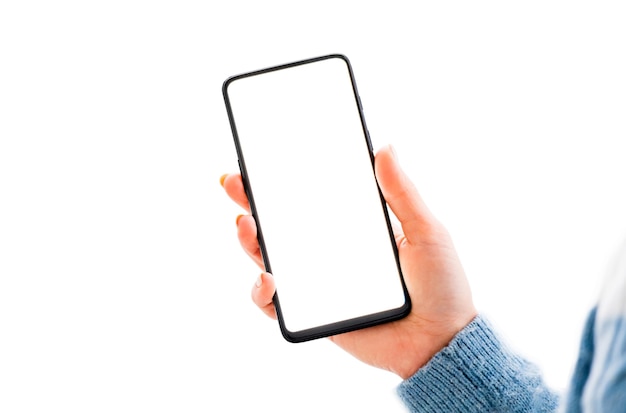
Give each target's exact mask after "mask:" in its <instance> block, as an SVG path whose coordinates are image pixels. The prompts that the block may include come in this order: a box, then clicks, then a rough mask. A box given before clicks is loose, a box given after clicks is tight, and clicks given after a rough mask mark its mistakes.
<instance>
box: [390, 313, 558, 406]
mask: <svg viewBox="0 0 626 413" xmlns="http://www.w3.org/2000/svg"><path fill="white" fill-rule="evenodd" d="M398 394H399V396H400V398H401V399H402V400H403V401H404V403H405V405H406V406H407V407H408V408H409V410H410V411H411V412H463V413H472V412H481V413H485V412H511V413H518V412H519V413H521V412H554V411H556V408H557V405H558V397H557V396H556V395H555V394H554V393H552V392H551V391H550V390H549V389H548V388H547V387H546V385H545V384H544V382H543V379H542V378H541V374H540V372H539V370H538V369H537V368H536V367H535V366H534V365H532V364H531V363H529V362H527V361H526V360H524V359H523V358H521V357H519V356H517V355H516V354H514V353H513V352H512V351H511V350H509V349H508V348H507V347H506V346H505V345H504V344H503V343H502V341H501V340H500V339H499V338H498V337H497V336H496V334H495V332H494V331H493V329H492V327H491V325H489V323H488V322H487V321H486V320H485V319H484V318H483V317H481V316H478V317H476V318H475V319H474V320H473V321H472V322H471V323H470V324H469V325H467V326H466V327H465V328H464V329H463V330H462V331H461V332H459V333H458V334H457V335H456V336H455V338H454V339H453V340H452V341H451V342H450V344H449V345H448V346H447V347H445V348H444V349H443V350H441V351H440V352H439V353H437V354H436V355H435V356H434V357H433V358H432V359H431V360H430V361H429V362H428V363H427V364H426V365H425V366H424V367H422V368H421V369H420V370H418V371H417V373H415V374H414V375H413V376H412V377H410V378H409V379H407V380H405V381H404V382H402V383H401V384H400V386H399V387H398Z"/></svg>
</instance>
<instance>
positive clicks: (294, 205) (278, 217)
mask: <svg viewBox="0 0 626 413" xmlns="http://www.w3.org/2000/svg"><path fill="white" fill-rule="evenodd" d="M227 93H228V97H229V100H230V105H231V110H232V114H233V119H234V124H235V127H236V131H237V136H238V139H239V144H240V148H241V156H242V158H243V159H242V160H243V162H242V164H244V165H245V168H246V169H245V170H246V171H247V177H248V182H249V186H250V190H251V194H252V198H253V201H254V204H255V207H256V212H257V217H258V225H259V227H260V229H261V231H262V236H263V241H264V244H265V248H266V253H267V257H268V260H269V264H270V267H271V270H272V273H273V275H274V279H275V281H276V287H277V294H278V298H279V301H280V307H281V310H282V315H283V319H284V320H283V321H284V324H285V326H286V328H287V329H288V330H290V331H301V330H306V329H309V328H313V327H319V326H323V325H327V324H330V323H335V322H338V321H344V320H349V319H353V318H356V317H360V316H364V315H371V314H376V313H379V312H383V311H386V310H391V309H396V308H399V307H401V306H402V305H404V304H405V296H404V292H403V288H402V282H401V278H400V274H399V272H398V268H397V263H396V258H395V254H394V250H393V246H392V238H391V237H390V233H389V229H388V225H387V221H386V219H385V215H384V212H383V208H384V205H383V203H382V202H381V199H380V195H379V192H378V187H377V184H376V180H375V175H374V170H373V167H372V162H371V158H370V149H369V147H368V144H367V140H366V137H365V133H364V127H363V124H362V123H361V118H360V114H359V109H358V105H357V101H356V97H355V91H354V89H353V86H352V82H351V78H350V72H349V70H348V65H347V63H346V61H344V60H343V59H341V58H328V59H324V60H319V61H315V62H312V63H307V64H302V65H298V66H293V67H288V68H285V69H280V70H275V71H270V72H265V73H261V74H257V75H253V76H249V77H243V78H240V79H237V80H235V81H233V82H232V83H230V85H229V86H228V89H227Z"/></svg>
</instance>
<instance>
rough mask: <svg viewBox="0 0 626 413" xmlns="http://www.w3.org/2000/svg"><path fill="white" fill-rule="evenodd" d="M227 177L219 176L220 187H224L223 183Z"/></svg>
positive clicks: (225, 175)
mask: <svg viewBox="0 0 626 413" xmlns="http://www.w3.org/2000/svg"><path fill="white" fill-rule="evenodd" d="M227 176H228V174H224V175H222V176H220V185H222V186H224V181H225V180H226V177H227Z"/></svg>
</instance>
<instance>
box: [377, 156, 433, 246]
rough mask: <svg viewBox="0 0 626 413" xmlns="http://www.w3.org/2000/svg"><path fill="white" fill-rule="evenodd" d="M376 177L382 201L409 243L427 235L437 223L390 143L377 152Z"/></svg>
mask: <svg viewBox="0 0 626 413" xmlns="http://www.w3.org/2000/svg"><path fill="white" fill-rule="evenodd" d="M375 166H376V179H377V180H378V184H379V185H380V189H381V191H382V193H383V196H384V197H385V200H386V201H387V203H388V204H389V206H390V207H391V210H392V211H393V213H394V214H395V215H396V217H397V218H398V220H399V221H400V225H401V226H402V231H403V232H404V235H405V237H406V239H407V241H408V242H409V243H415V242H417V241H419V240H420V238H421V237H422V236H423V235H425V234H427V233H428V232H429V231H430V230H431V228H432V225H433V224H434V223H435V222H436V221H435V219H434V217H433V216H432V214H431V213H430V211H429V210H428V207H427V206H426V204H425V203H424V201H423V200H422V198H421V197H420V195H419V193H418V192H417V189H416V188H415V186H414V185H413V183H412V182H411V180H410V179H409V178H408V176H406V174H405V173H404V171H403V170H402V168H401V167H400V164H399V162H398V159H397V157H396V155H395V152H394V150H393V148H392V147H391V146H390V145H389V146H386V147H384V148H382V149H381V150H380V151H378V153H377V154H376V161H375Z"/></svg>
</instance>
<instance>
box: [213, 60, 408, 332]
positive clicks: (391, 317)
mask: <svg viewBox="0 0 626 413" xmlns="http://www.w3.org/2000/svg"><path fill="white" fill-rule="evenodd" d="M327 59H341V60H343V61H344V62H345V64H346V66H347V70H348V73H349V77H350V82H351V85H352V91H353V93H354V98H355V104H356V105H357V108H358V113H359V117H360V121H361V126H362V128H363V137H364V139H365V144H366V145H367V147H368V152H369V156H370V161H371V165H372V169H374V151H373V147H372V143H371V139H370V135H369V131H368V129H367V126H366V123H365V117H364V115H363V107H362V104H361V99H360V97H359V94H358V90H357V86H356V81H355V78H354V73H353V70H352V65H351V63H350V61H349V60H348V58H347V57H346V56H345V55H343V54H329V55H324V56H319V57H314V58H310V59H304V60H299V61H295V62H291V63H286V64H282V65H277V66H272V67H268V68H265V69H260V70H255V71H251V72H247V73H243V74H239V75H236V76H232V77H229V78H228V79H226V81H224V83H223V86H222V94H223V96H224V102H225V105H226V111H227V114H228V119H229V123H230V127H231V131H232V134H233V138H234V141H235V147H236V151H237V157H238V163H239V169H240V172H241V177H242V181H243V185H244V189H245V192H246V195H247V197H248V201H249V204H250V212H251V214H252V216H253V217H254V218H255V221H256V223H257V238H258V241H259V247H260V251H261V256H262V258H263V264H264V266H265V270H266V271H267V272H270V273H271V272H272V270H271V265H270V260H269V257H268V254H267V249H266V246H265V242H264V239H263V230H262V224H261V221H260V219H259V217H258V214H257V210H256V207H255V203H254V195H253V191H252V188H251V187H250V184H249V180H248V173H247V169H246V163H245V160H244V159H245V158H244V155H243V149H242V146H241V142H240V140H239V136H238V133H237V126H236V123H235V117H234V114H233V110H232V106H231V103H230V98H229V95H228V87H229V86H230V85H231V84H232V83H233V82H235V81H237V80H239V79H243V78H247V77H251V76H258V75H262V74H265V73H270V72H275V71H278V70H285V69H289V68H292V67H296V66H301V65H306V64H313V63H315V62H319V61H322V60H327ZM378 193H379V196H380V201H381V203H382V207H383V208H382V209H383V213H384V216H385V219H386V221H387V229H388V233H389V237H390V242H391V244H392V248H393V252H394V255H395V261H396V266H397V270H398V276H399V277H400V280H401V285H402V289H403V294H404V304H403V305H402V306H400V307H397V308H392V309H389V310H386V311H382V312H377V313H373V314H367V315H363V316H360V317H356V318H350V319H347V320H341V321H338V322H334V323H330V324H325V325H321V326H318V327H313V328H308V329H304V330H298V331H291V330H289V329H288V328H287V327H286V326H285V323H284V318H283V313H282V309H281V306H280V299H279V296H278V293H276V294H274V297H273V302H274V305H275V308H276V314H277V318H278V322H279V326H280V330H281V333H282V335H283V337H284V338H285V339H286V340H287V341H290V342H293V343H299V342H304V341H308V340H313V339H317V338H322V337H328V336H332V335H336V334H342V333H346V332H349V331H354V330H358V329H362V328H367V327H372V326H375V325H379V324H383V323H387V322H391V321H395V320H399V319H401V318H404V317H406V316H407V315H408V314H409V312H410V311H411V299H410V296H409V293H408V290H407V287H406V284H405V282H404V277H403V274H402V269H401V266H400V260H399V254H398V249H397V245H396V243H395V238H394V235H393V228H392V225H391V220H390V217H389V213H388V210H387V208H386V207H385V205H386V201H385V199H384V197H383V194H382V192H381V190H380V187H379V188H378Z"/></svg>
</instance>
